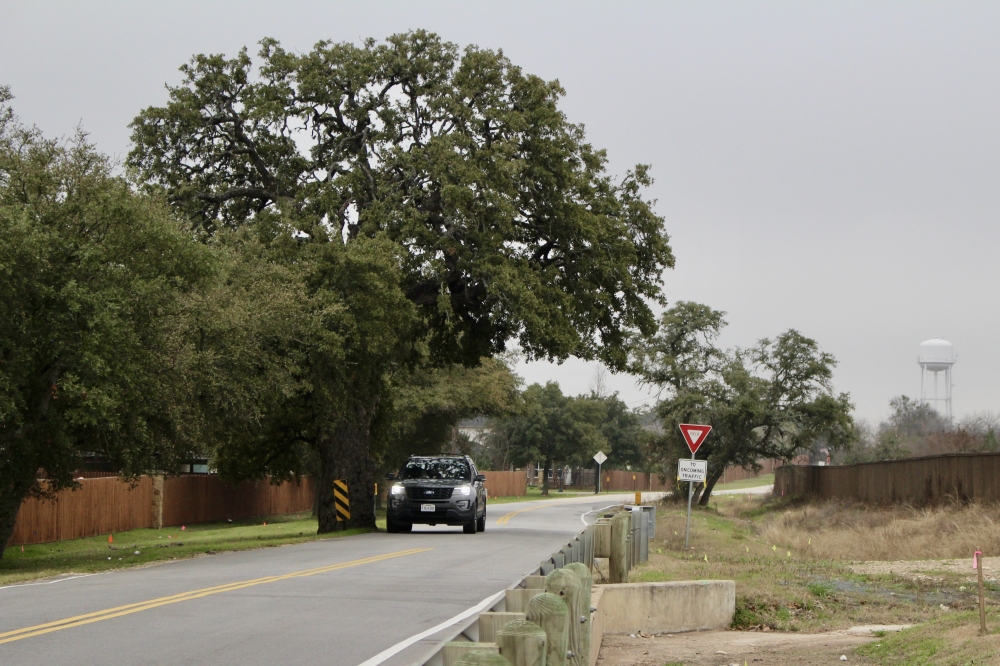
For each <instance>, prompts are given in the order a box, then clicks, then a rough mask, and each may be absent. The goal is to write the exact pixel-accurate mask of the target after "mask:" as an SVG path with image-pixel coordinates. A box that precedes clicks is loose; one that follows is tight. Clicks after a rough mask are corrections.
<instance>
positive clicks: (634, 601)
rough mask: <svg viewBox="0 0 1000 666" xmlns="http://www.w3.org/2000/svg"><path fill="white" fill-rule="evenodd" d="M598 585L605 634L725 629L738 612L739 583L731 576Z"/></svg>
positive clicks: (600, 616) (602, 628) (600, 619)
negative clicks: (725, 578) (737, 592)
mask: <svg viewBox="0 0 1000 666" xmlns="http://www.w3.org/2000/svg"><path fill="white" fill-rule="evenodd" d="M597 589H599V590H600V591H601V596H600V605H597V615H598V616H599V621H600V623H601V630H602V632H603V633H605V634H634V633H636V632H637V631H641V632H643V633H646V634H655V633H671V634H673V633H680V632H683V631H699V630H704V629H725V628H726V627H728V626H729V625H730V624H731V623H732V621H733V613H734V612H736V583H735V582H734V581H731V580H697V581H677V582H669V583H621V584H617V585H601V586H599V587H598V588H597ZM591 603H593V602H591Z"/></svg>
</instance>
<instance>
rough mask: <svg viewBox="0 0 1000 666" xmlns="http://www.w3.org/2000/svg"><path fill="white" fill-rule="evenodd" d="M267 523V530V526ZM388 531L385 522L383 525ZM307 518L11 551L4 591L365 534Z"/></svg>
mask: <svg viewBox="0 0 1000 666" xmlns="http://www.w3.org/2000/svg"><path fill="white" fill-rule="evenodd" d="M265 523H266V524H265ZM381 523H382V526H383V527H384V518H383V519H382V521H381ZM316 529H317V522H316V519H315V518H313V517H311V516H310V515H309V513H308V512H306V513H299V514H289V515H285V516H269V517H266V518H253V519H249V520H238V521H233V522H232V523H212V524H204V525H190V526H187V527H186V529H184V530H181V528H180V527H166V528H163V529H162V530H154V529H139V530H130V531H128V532H119V533H116V534H114V535H113V536H114V543H108V535H107V534H104V535H101V536H96V537H89V538H85V539H73V540H69V541H58V542H55V543H42V544H34V545H27V546H24V550H23V552H22V550H21V546H10V547H8V548H7V550H6V551H5V552H4V556H3V559H0V585H9V584H11V583H18V582H24V581H29V580H35V579H38V578H46V577H49V576H56V575H60V574H69V573H77V574H83V573H98V572H102V571H110V570H113V569H122V568H125V567H135V566H141V565H145V564H151V563H154V562H162V561H165V560H177V559H184V558H189V557H197V556H199V555H206V554H213V553H219V552H225V551H236V550H249V549H252V548H267V547H272V546H284V545H287V544H293V543H304V542H306V541H316V540H318V539H331V538H339V537H344V536H350V535H353V534H360V533H362V532H364V531H365V530H346V531H344V532H336V533H332V534H323V535H318V534H316Z"/></svg>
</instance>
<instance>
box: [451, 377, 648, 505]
mask: <svg viewBox="0 0 1000 666" xmlns="http://www.w3.org/2000/svg"><path fill="white" fill-rule="evenodd" d="M487 426H488V429H487V432H486V434H485V435H484V436H483V437H482V438H480V440H479V441H475V442H470V443H469V444H470V445H469V451H470V453H472V455H473V456H474V457H475V458H476V459H477V460H478V461H479V463H480V464H483V465H484V466H489V468H490V469H508V468H509V467H511V466H517V467H525V466H527V465H528V464H529V463H540V464H541V466H542V471H543V474H542V494H543V495H547V494H548V492H549V471H550V470H553V469H556V468H558V467H563V466H567V465H568V466H570V467H586V466H593V465H594V462H593V456H594V454H596V453H597V452H598V451H603V452H604V453H605V454H606V455H607V456H608V460H607V461H606V463H605V465H606V467H607V468H609V469H640V468H642V469H644V468H645V464H646V458H647V456H646V452H645V447H646V446H648V444H649V443H650V442H651V436H650V433H649V432H648V431H647V430H644V429H643V427H642V422H641V419H640V414H639V413H637V412H635V411H632V410H629V408H628V406H627V405H626V404H625V403H624V402H623V401H622V400H621V399H620V398H619V397H618V394H617V393H614V394H610V395H605V394H604V393H603V391H599V390H597V391H591V392H590V393H589V394H585V395H579V396H568V395H564V394H563V392H562V389H561V388H560V387H559V385H558V384H556V383H555V382H548V383H546V384H545V385H544V386H543V385H541V384H532V385H531V386H529V387H527V389H525V390H524V392H523V393H521V394H520V396H519V398H518V400H517V401H516V402H515V403H514V404H513V405H512V408H511V410H510V412H509V413H508V414H507V415H505V416H503V417H500V418H493V419H490V420H489V421H488V422H487Z"/></svg>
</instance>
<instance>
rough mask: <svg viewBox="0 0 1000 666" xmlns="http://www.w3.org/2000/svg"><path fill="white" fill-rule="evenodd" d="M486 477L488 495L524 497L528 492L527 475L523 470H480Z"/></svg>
mask: <svg viewBox="0 0 1000 666" xmlns="http://www.w3.org/2000/svg"><path fill="white" fill-rule="evenodd" d="M482 474H483V475H484V476H485V477H486V492H487V493H489V496H490V497H524V495H525V494H526V493H527V492H528V477H527V476H525V474H524V472H482Z"/></svg>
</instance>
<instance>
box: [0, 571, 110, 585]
mask: <svg viewBox="0 0 1000 666" xmlns="http://www.w3.org/2000/svg"><path fill="white" fill-rule="evenodd" d="M106 573H108V572H107V571H102V572H100V573H89V574H77V575H75V576H69V577H67V578H59V579H57V580H45V581H42V582H40V583H14V584H13V585H4V586H3V587H0V590H13V589H16V588H19V587H31V586H33V585H52V584H54V583H62V582H64V581H67V580H74V579H76V578H87V577H89V576H100V575H102V574H106Z"/></svg>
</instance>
